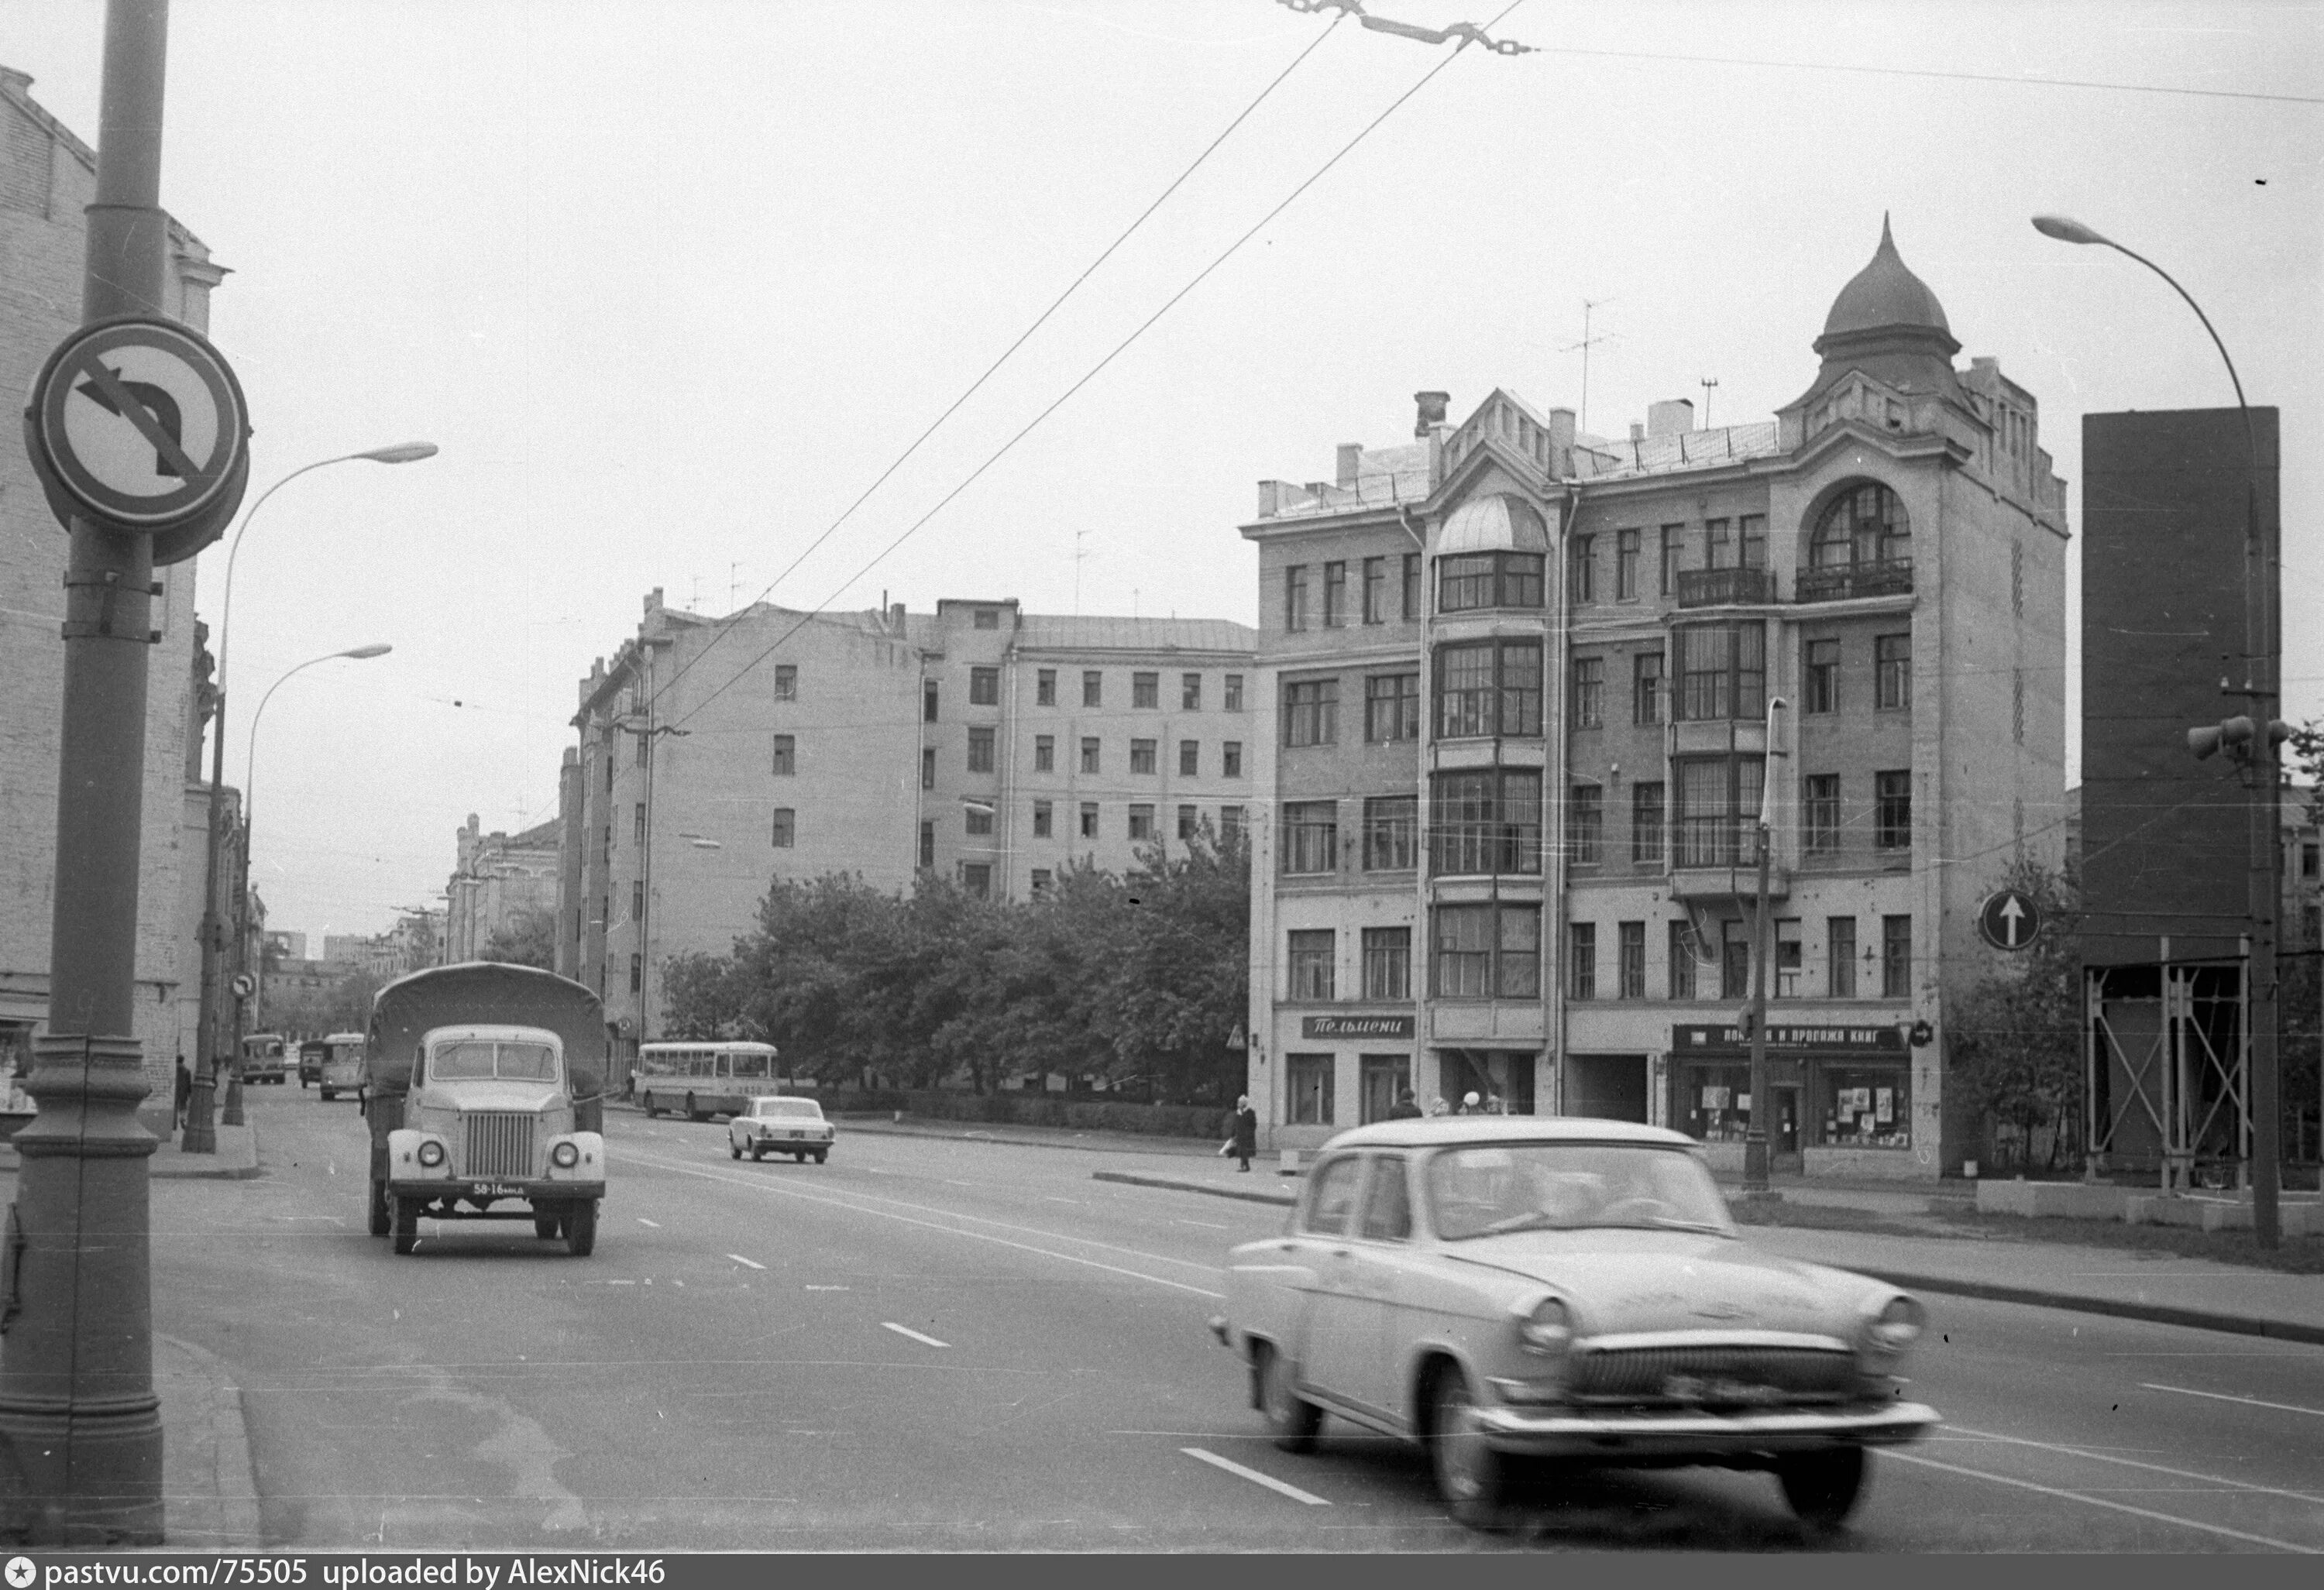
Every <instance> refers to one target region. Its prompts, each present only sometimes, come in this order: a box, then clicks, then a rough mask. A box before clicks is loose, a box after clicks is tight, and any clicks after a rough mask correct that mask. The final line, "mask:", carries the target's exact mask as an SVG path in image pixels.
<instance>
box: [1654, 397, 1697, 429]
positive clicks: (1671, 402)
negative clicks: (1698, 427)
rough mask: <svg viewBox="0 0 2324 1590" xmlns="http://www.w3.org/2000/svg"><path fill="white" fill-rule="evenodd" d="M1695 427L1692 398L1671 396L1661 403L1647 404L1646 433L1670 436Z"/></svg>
mask: <svg viewBox="0 0 2324 1590" xmlns="http://www.w3.org/2000/svg"><path fill="white" fill-rule="evenodd" d="M1693 428H1694V400H1693V399H1692V398H1669V399H1665V400H1664V401H1662V402H1659V403H1649V404H1647V405H1646V435H1648V436H1650V437H1670V436H1676V435H1677V434H1678V433H1679V432H1681V431H1689V430H1692V429H1693Z"/></svg>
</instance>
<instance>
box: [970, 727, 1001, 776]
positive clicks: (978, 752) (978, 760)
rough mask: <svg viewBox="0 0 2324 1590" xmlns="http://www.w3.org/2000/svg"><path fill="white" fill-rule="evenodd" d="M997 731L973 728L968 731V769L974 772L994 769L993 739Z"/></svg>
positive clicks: (985, 771) (988, 771)
mask: <svg viewBox="0 0 2324 1590" xmlns="http://www.w3.org/2000/svg"><path fill="white" fill-rule="evenodd" d="M994 733H995V731H993V730H991V729H972V730H970V731H968V770H969V771H970V772H972V773H990V772H991V771H992V740H993V735H994Z"/></svg>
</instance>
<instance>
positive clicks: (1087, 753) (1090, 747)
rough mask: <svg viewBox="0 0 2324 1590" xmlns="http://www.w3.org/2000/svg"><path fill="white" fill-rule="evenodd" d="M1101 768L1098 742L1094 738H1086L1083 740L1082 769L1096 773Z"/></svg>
mask: <svg viewBox="0 0 2324 1590" xmlns="http://www.w3.org/2000/svg"><path fill="white" fill-rule="evenodd" d="M1099 770H1100V769H1099V767H1098V742H1097V740H1095V739H1094V738H1092V739H1085V740H1083V741H1082V771H1083V772H1084V773H1095V772H1098V771H1099Z"/></svg>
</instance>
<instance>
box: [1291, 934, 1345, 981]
mask: <svg viewBox="0 0 2324 1590" xmlns="http://www.w3.org/2000/svg"><path fill="white" fill-rule="evenodd" d="M1289 936H1290V941H1291V942H1290V953H1289V957H1288V964H1289V966H1290V968H1291V997H1292V998H1294V999H1329V998H1332V997H1333V992H1332V955H1333V949H1332V941H1333V936H1334V935H1333V931H1332V930H1331V929H1330V928H1328V927H1323V928H1294V929H1292V930H1291V933H1290V935H1289Z"/></svg>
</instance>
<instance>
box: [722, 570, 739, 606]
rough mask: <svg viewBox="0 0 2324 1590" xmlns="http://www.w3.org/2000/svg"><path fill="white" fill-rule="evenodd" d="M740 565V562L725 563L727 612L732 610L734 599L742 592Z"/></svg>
mask: <svg viewBox="0 0 2324 1590" xmlns="http://www.w3.org/2000/svg"><path fill="white" fill-rule="evenodd" d="M741 574H742V565H741V564H740V563H730V564H728V565H726V611H728V612H733V611H734V602H735V600H736V599H737V598H738V597H739V596H740V595H741V594H742V578H741Z"/></svg>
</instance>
